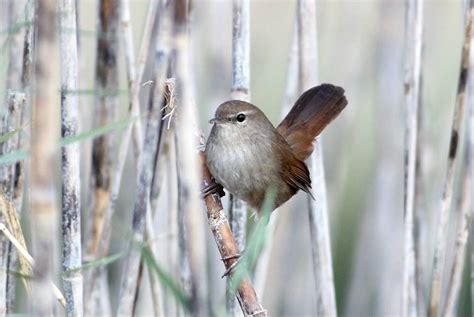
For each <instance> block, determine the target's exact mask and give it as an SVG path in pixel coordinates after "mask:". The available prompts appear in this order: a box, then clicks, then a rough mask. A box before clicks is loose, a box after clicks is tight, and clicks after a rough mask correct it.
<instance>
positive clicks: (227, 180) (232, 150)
mask: <svg viewBox="0 0 474 317" xmlns="http://www.w3.org/2000/svg"><path fill="white" fill-rule="evenodd" d="M347 104H348V102H347V99H346V97H345V91H344V89H343V88H341V87H338V86H335V85H332V84H321V85H318V86H315V87H312V88H310V89H308V90H307V91H305V92H304V93H303V94H302V95H301V96H300V97H299V98H298V99H297V100H296V102H295V104H294V105H293V107H292V108H291V110H290V111H289V113H288V114H287V116H286V117H285V118H284V119H283V121H282V122H281V123H280V124H279V125H278V126H277V127H276V128H275V127H274V126H273V124H272V123H271V122H270V120H269V119H268V118H267V116H266V115H265V114H264V113H263V111H262V110H260V109H259V108H258V107H257V106H255V105H253V104H251V103H249V102H245V101H242V100H229V101H226V102H224V103H222V104H220V105H219V106H218V107H217V110H216V112H215V116H214V118H212V119H211V120H209V122H210V123H211V124H212V125H213V126H212V129H211V132H210V134H209V137H208V139H207V142H206V146H205V155H206V163H207V166H208V169H209V171H210V173H211V174H212V175H213V177H214V179H215V181H216V182H217V183H218V184H220V185H222V186H223V187H224V188H225V189H226V190H228V191H229V192H230V193H232V194H233V195H235V196H236V197H237V198H239V199H241V200H243V201H245V202H247V203H248V204H249V205H250V206H251V207H252V208H254V209H255V210H256V211H257V213H258V212H259V210H260V209H261V208H262V205H263V202H264V199H265V195H266V193H267V191H268V189H269V188H270V187H273V188H275V191H276V193H275V197H274V202H273V206H272V210H274V209H276V208H277V207H279V206H281V205H282V204H283V203H285V202H286V201H288V200H289V199H290V198H291V197H293V196H294V195H295V194H296V193H297V192H298V191H299V190H302V191H304V192H306V193H308V194H310V195H312V194H311V177H310V172H309V169H308V166H307V165H306V163H305V160H306V159H307V158H308V157H309V156H310V154H311V153H312V152H313V148H314V145H313V142H314V140H315V138H316V137H317V136H318V135H319V134H320V133H321V132H322V131H323V130H324V128H325V127H326V126H327V125H328V124H329V123H330V122H331V121H332V120H334V119H335V118H336V117H337V116H338V115H339V114H340V113H341V111H342V110H343V109H344V108H345V107H346V105H347Z"/></svg>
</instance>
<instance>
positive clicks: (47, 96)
mask: <svg viewBox="0 0 474 317" xmlns="http://www.w3.org/2000/svg"><path fill="white" fill-rule="evenodd" d="M37 6H38V7H37V8H38V10H37V24H36V27H37V37H36V40H37V45H36V64H35V86H34V87H35V89H34V98H33V100H34V101H33V103H32V104H33V112H32V113H33V115H32V123H31V130H32V131H31V198H30V199H31V218H30V219H31V227H32V242H33V243H32V245H33V254H34V255H35V259H36V265H35V267H34V277H35V278H34V280H33V287H32V291H33V292H32V299H33V300H32V306H31V307H32V312H33V313H34V314H35V315H41V316H46V315H49V314H51V308H52V296H51V294H50V293H49V292H45V291H44V290H45V289H47V288H48V285H49V282H50V280H51V278H52V277H53V273H54V269H53V268H54V262H53V261H54V259H55V255H56V252H55V250H54V243H53V239H51V237H55V236H56V228H55V223H56V221H57V217H58V211H57V206H56V189H55V186H54V178H53V177H51V176H52V175H54V158H55V156H56V149H57V144H58V141H59V120H58V118H59V96H58V94H57V91H58V89H57V86H56V83H58V82H59V78H58V65H57V61H58V60H59V58H58V56H57V55H58V54H57V52H58V50H57V43H56V39H57V35H56V32H57V28H56V23H54V22H55V21H57V14H56V9H57V2H56V1H54V0H42V1H38V3H37Z"/></svg>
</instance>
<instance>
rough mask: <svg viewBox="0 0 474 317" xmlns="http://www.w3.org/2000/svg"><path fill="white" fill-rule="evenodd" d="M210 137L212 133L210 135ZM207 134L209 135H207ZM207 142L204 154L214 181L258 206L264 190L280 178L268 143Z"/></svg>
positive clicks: (253, 205)
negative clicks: (243, 144) (266, 144)
mask: <svg viewBox="0 0 474 317" xmlns="http://www.w3.org/2000/svg"><path fill="white" fill-rule="evenodd" d="M211 137H212V136H211ZM211 137H210V138H211ZM212 141H213V140H212V139H211V142H208V144H207V146H206V157H207V163H208V167H209V171H210V172H211V174H212V175H213V176H214V178H215V179H216V181H217V182H218V183H220V184H221V185H222V186H224V188H226V189H227V190H228V191H230V192H231V193H232V194H234V195H235V196H237V197H238V198H240V199H242V200H244V201H246V202H247V203H249V204H250V205H251V206H252V207H254V208H257V209H258V208H260V204H261V202H262V201H263V199H264V197H265V194H266V191H267V190H268V188H269V187H270V186H272V185H274V186H277V187H278V185H280V184H278V183H279V182H280V177H279V175H280V164H279V162H277V161H275V158H274V156H273V155H272V150H271V143H269V142H266V143H269V144H270V146H268V147H266V146H265V144H263V143H262V142H258V140H255V142H251V143H246V144H245V146H242V145H241V144H223V143H222V142H221V143H219V142H212Z"/></svg>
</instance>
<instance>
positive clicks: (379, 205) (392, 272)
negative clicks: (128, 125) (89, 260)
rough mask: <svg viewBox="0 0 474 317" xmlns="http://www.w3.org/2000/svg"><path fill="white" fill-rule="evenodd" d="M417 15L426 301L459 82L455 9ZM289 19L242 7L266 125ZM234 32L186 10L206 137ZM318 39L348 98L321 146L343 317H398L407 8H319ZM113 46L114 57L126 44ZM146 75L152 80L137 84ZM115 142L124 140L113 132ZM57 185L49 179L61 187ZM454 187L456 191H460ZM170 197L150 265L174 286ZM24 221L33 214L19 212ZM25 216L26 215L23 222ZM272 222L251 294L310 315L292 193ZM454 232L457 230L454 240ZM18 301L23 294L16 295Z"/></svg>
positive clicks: (139, 11) (459, 27)
mask: <svg viewBox="0 0 474 317" xmlns="http://www.w3.org/2000/svg"><path fill="white" fill-rule="evenodd" d="M0 3H1V7H2V8H5V5H6V4H5V3H6V0H0ZM79 4H80V5H79V29H80V32H79V35H80V53H79V61H80V67H79V74H80V75H79V76H80V77H79V78H80V80H79V86H80V92H81V93H80V95H79V96H80V101H79V102H80V115H81V123H80V131H87V130H90V129H91V128H92V122H93V113H94V112H93V104H94V67H95V52H96V37H97V34H96V24H97V8H98V4H97V2H96V1H91V0H82V1H79ZM424 6H425V7H424V16H425V20H424V47H423V88H422V89H423V94H422V100H423V109H424V110H423V119H422V120H423V122H422V130H421V131H422V132H421V133H422V140H423V150H422V156H421V159H422V161H421V173H422V179H423V182H422V185H421V186H422V187H421V188H422V191H421V193H422V196H421V202H420V205H419V207H420V210H421V219H422V227H421V232H420V236H421V242H422V248H421V252H422V262H423V263H424V266H423V268H422V274H423V280H422V285H423V289H424V292H423V295H424V296H425V301H427V298H428V295H429V291H428V290H429V283H428V281H429V279H430V278H431V266H432V255H433V241H434V238H435V230H434V226H435V225H436V220H437V214H438V213H439V210H440V201H441V194H442V184H443V177H444V173H445V169H446V163H447V155H448V141H449V133H450V125H451V120H452V112H453V106H454V100H455V95H456V86H457V80H458V74H459V65H460V57H461V48H462V39H463V2H462V1H461V0H427V1H425V2H424ZM147 8H148V1H145V0H143V1H142V0H134V1H130V9H131V14H132V27H133V31H134V40H135V47H139V44H140V41H141V35H142V30H143V23H144V21H145V17H146V13H147V12H146V10H147ZM295 8H296V1H290V0H252V1H251V8H250V12H251V19H250V24H251V58H250V60H251V86H250V95H251V102H252V103H254V104H255V105H257V106H258V107H260V108H261V109H262V110H263V111H264V112H265V113H266V115H267V116H268V117H269V118H270V120H271V121H272V122H273V123H274V124H275V125H277V124H278V123H279V122H280V120H281V118H282V107H283V106H284V105H283V96H284V93H285V86H286V78H287V67H288V66H287V65H288V56H289V51H290V46H291V39H292V34H293V24H294V18H295ZM6 15H7V12H6V10H0V18H1V24H0V26H1V29H2V30H5V28H6V23H7V22H6V21H7V19H6ZM231 24H232V2H231V1H224V0H222V1H220V0H214V1H209V0H203V1H194V8H193V14H192V25H191V27H190V32H191V41H192V51H191V56H192V58H191V59H192V71H193V81H194V83H195V87H194V90H193V96H194V101H195V105H196V107H197V109H198V114H199V123H200V128H201V130H202V131H203V132H204V134H205V135H207V134H208V132H209V129H210V125H209V124H208V123H207V120H208V119H209V118H210V117H211V116H212V115H213V113H214V111H215V109H216V107H217V106H218V105H219V104H220V103H222V102H223V101H225V100H228V99H229V98H230V86H231V46H232V42H231V40H232V29H231ZM317 33H318V62H319V74H318V75H319V79H320V81H321V82H328V83H333V84H336V85H339V86H342V87H344V89H345V90H346V96H347V99H348V101H349V106H348V107H347V108H346V109H345V110H344V111H343V113H342V114H341V115H340V116H339V117H338V119H337V120H335V121H334V122H333V123H332V124H331V125H330V126H329V127H328V128H327V129H326V130H325V131H324V133H323V136H322V142H323V149H324V165H325V169H326V179H327V186H328V190H327V192H328V199H329V200H328V201H329V220H330V233H331V247H332V255H333V266H334V279H335V286H336V289H335V291H336V299H337V309H338V312H339V314H340V315H342V316H397V315H400V314H401V310H400V309H401V308H400V307H401V305H400V304H401V286H402V270H403V160H404V157H403V155H404V154H403V147H404V145H403V142H404V129H405V125H404V109H405V100H404V97H403V76H404V59H403V58H404V39H405V3H404V1H396V0H394V1H382V0H379V1H375V0H374V1H370V0H357V1H356V0H347V1H346V0H334V1H329V0H319V1H317ZM6 34H7V33H5V32H2V33H0V43H4V41H5V38H6ZM120 43H122V42H120ZM119 46H120V47H121V48H120V49H121V50H123V47H122V45H119ZM6 52H7V50H5V49H2V51H1V55H0V76H2V78H1V79H2V83H3V80H4V77H5V73H6V67H5V65H6V64H7V60H8V54H7V53H6ZM120 60H121V61H120V70H119V74H120V77H119V78H120V94H119V96H120V103H119V105H120V109H119V112H120V114H121V115H119V117H122V116H123V115H125V113H126V111H127V108H128V95H127V85H126V73H125V61H124V57H123V51H122V53H121V54H120ZM151 76H152V75H151V72H150V71H148V70H147V71H146V72H145V76H144V82H146V81H148V80H150V79H151ZM4 87H5V86H4V85H1V87H0V89H1V94H2V95H5V93H6V92H5V88H4ZM147 96H148V88H147V87H146V86H144V88H143V89H142V94H141V97H142V101H143V102H142V106H143V110H144V109H145V107H144V105H145V104H146V103H145V102H144V101H145V100H146V98H147ZM113 133H114V135H116V137H120V131H117V132H113ZM464 140H465V136H464V135H462V136H461V142H460V144H464V143H465V142H464ZM91 145H92V142H91V141H90V140H85V141H82V142H81V155H82V157H81V178H82V186H83V190H82V196H83V211H84V214H83V221H84V223H85V222H87V220H88V216H87V214H85V213H86V211H87V209H88V202H89V201H90V197H89V195H90V192H89V191H88V190H87V187H88V184H89V183H90V181H89V178H90V169H91V166H90V164H91ZM460 157H463V156H460ZM124 173H125V174H124V178H123V180H124V181H123V182H122V190H121V192H120V196H119V202H118V207H117V213H116V214H115V215H114V219H113V233H112V234H113V236H112V248H111V250H110V253H111V254H115V253H117V252H121V251H123V250H124V248H125V246H126V245H127V243H128V239H129V238H130V234H131V225H130V224H131V215H132V213H131V211H132V209H133V204H134V200H135V194H136V193H135V179H136V170H135V162H134V156H133V153H132V151H130V155H129V158H128V161H127V165H126V167H125V172H124ZM59 177H60V176H59V173H58V180H59ZM458 178H459V177H457V179H458ZM459 183H460V182H459V181H458V180H456V184H458V185H456V186H457V187H456V188H458V187H459ZM58 184H59V181H58ZM173 186H175V183H174V181H173V176H172V175H167V176H165V177H164V184H163V192H162V195H161V198H160V201H159V203H158V206H160V207H159V209H157V211H156V212H157V216H156V217H155V224H154V225H155V228H156V229H155V230H156V233H157V235H158V247H157V249H158V250H163V252H160V253H159V257H158V259H157V260H158V262H159V263H161V264H162V265H163V267H164V268H165V270H166V271H167V272H168V273H169V274H170V275H171V276H173V277H174V278H175V279H176V281H178V280H179V277H178V266H179V259H177V258H176V250H175V249H173V246H170V243H169V241H170V237H172V236H175V235H176V234H177V228H176V224H172V225H170V223H172V222H171V221H170V219H169V213H164V215H163V216H160V210H165V209H169V208H173V207H172V205H173V203H172V201H173V195H175V194H176V192H175V190H174V189H173ZM455 192H456V193H458V192H459V190H456V191H455ZM456 197H457V196H456ZM456 197H455V199H454V204H453V207H454V208H453V210H452V211H453V212H452V213H451V214H452V215H454V216H453V218H454V217H455V215H456V214H457V213H458V212H459V210H458V208H457V205H456V200H457V198H456ZM224 200H227V196H226V197H225V198H224ZM225 204H226V205H227V202H225ZM25 209H28V206H27V204H25ZM27 212H28V211H27V210H24V214H25V215H27ZM277 212H278V213H279V216H278V219H277V223H276V228H275V232H274V234H273V237H272V240H273V242H272V244H271V245H272V247H271V249H270V265H269V266H268V272H267V279H266V282H265V283H264V288H263V290H262V291H263V293H260V294H259V295H260V297H261V298H262V304H263V306H264V307H265V308H266V309H267V310H268V312H269V315H270V316H311V315H314V312H315V310H316V303H315V301H316V297H315V291H314V285H313V283H314V279H313V270H312V266H311V249H310V238H309V237H310V236H309V226H308V214H307V211H306V197H305V195H304V194H301V193H300V194H298V195H297V196H296V197H295V198H293V199H291V201H290V202H288V203H287V204H286V205H285V206H284V207H283V208H281V210H279V211H277ZM203 216H204V209H203ZM274 216H275V215H273V217H274ZM252 219H253V218H251V220H250V223H251V224H252V222H253V220H252ZM22 221H23V224H24V228H28V217H23V219H22ZM455 228H456V223H455V221H454V220H453V221H452V225H451V227H450V230H455ZM24 230H25V231H28V230H27V229H24ZM206 234H207V253H208V254H207V259H208V268H207V269H208V275H209V276H208V279H209V287H210V297H209V302H210V306H211V307H212V309H213V311H214V313H215V314H216V315H222V313H223V312H224V311H225V305H224V301H225V280H224V279H221V278H220V276H221V275H222V273H223V271H224V267H223V265H222V263H221V262H220V260H219V259H220V256H219V254H218V252H217V249H216V246H215V243H214V241H213V237H212V235H211V233H210V231H209V230H208V228H206ZM451 236H453V235H451ZM449 243H454V240H453V241H450V242H449ZM453 245H454V244H453ZM122 264H123V259H122V258H121V259H119V260H118V261H115V262H113V263H111V264H109V266H108V267H109V273H108V283H109V290H110V292H111V302H112V307H115V306H114V305H115V301H116V299H117V297H118V291H119V288H120V287H119V286H120V276H121V273H122V270H121V267H122ZM469 272H470V264H469V261H468V257H467V260H466V266H465V274H464V275H465V281H464V284H463V285H464V286H463V290H462V292H461V299H460V305H459V313H458V314H459V316H471V315H472V313H471V304H470V289H469V285H470V283H469ZM143 281H144V284H143V286H142V288H143V292H142V293H141V294H140V297H139V305H138V310H137V315H147V314H150V313H151V312H150V309H151V308H150V305H149V301H150V298H149V294H148V287H147V286H146V283H147V282H146V281H147V279H144V280H143ZM19 292H20V293H23V292H22V290H19ZM23 294H24V293H23ZM20 297H21V296H20ZM170 297H171V296H169V295H168V296H165V307H166V308H167V309H170V311H172V310H173V308H172V306H173V305H175V303H174V301H173V300H170ZM17 305H18V312H19V313H21V312H26V311H27V305H26V299H25V298H24V297H21V300H20V301H19V303H18V304H17Z"/></svg>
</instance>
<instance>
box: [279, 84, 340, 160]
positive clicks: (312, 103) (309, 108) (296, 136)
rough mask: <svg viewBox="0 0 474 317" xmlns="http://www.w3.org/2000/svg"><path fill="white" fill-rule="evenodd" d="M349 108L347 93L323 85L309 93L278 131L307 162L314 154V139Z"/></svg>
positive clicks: (301, 99)
mask: <svg viewBox="0 0 474 317" xmlns="http://www.w3.org/2000/svg"><path fill="white" fill-rule="evenodd" d="M346 105H347V99H346V97H345V96H344V89H342V88H341V87H337V86H334V85H331V84H322V85H319V86H316V87H313V88H310V89H308V90H307V91H305V92H304V93H303V94H302V95H301V96H300V97H299V98H298V100H297V101H296V102H295V104H294V106H293V108H291V110H290V112H289V113H288V115H287V116H286V117H285V119H283V121H282V122H281V123H280V125H279V126H278V127H277V130H278V132H279V133H280V134H281V135H282V136H283V137H284V138H285V140H286V142H288V144H289V145H290V146H291V148H292V149H293V151H294V153H295V154H296V156H297V158H298V159H300V160H302V161H304V160H306V159H307V158H308V157H309V155H310V154H311V152H313V141H314V139H315V138H316V137H317V136H318V135H319V134H320V133H321V132H322V131H323V130H324V128H325V127H326V126H327V125H328V124H329V123H330V122H331V121H332V120H334V119H335V118H336V117H337V116H338V115H339V113H340V112H341V111H342V109H344V108H345V107H346Z"/></svg>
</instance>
